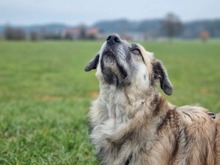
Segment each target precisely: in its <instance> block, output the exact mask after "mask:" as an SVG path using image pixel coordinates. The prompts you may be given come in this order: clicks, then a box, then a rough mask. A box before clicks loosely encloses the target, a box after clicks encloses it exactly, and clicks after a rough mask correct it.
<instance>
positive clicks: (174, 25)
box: [162, 13, 183, 39]
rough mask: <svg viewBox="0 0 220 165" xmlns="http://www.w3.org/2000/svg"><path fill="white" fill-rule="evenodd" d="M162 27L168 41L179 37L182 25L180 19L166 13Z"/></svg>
mask: <svg viewBox="0 0 220 165" xmlns="http://www.w3.org/2000/svg"><path fill="white" fill-rule="evenodd" d="M162 26H163V28H164V30H165V33H166V35H167V37H168V38H170V39H172V38H173V37H175V36H177V35H179V34H180V33H181V32H182V30H183V24H182V22H181V20H180V18H179V17H178V16H177V15H175V14H173V13H168V14H167V15H166V17H165V19H163V21H162Z"/></svg>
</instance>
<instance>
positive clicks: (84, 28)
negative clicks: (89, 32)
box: [79, 25, 87, 39]
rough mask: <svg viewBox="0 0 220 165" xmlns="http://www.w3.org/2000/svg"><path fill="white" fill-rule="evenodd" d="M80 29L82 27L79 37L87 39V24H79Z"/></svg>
mask: <svg viewBox="0 0 220 165" xmlns="http://www.w3.org/2000/svg"><path fill="white" fill-rule="evenodd" d="M79 29H80V35H79V38H80V39H86V38H87V36H86V29H87V28H86V26H85V25H80V26H79Z"/></svg>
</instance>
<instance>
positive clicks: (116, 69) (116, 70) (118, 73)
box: [101, 50, 128, 85]
mask: <svg viewBox="0 0 220 165" xmlns="http://www.w3.org/2000/svg"><path fill="white" fill-rule="evenodd" d="M101 70H102V74H103V77H104V79H105V81H106V82H107V83H108V84H115V85H121V84H123V83H125V82H126V79H127V77H128V72H127V71H126V69H125V66H123V64H122V63H121V62H120V60H119V58H118V57H117V56H116V54H115V53H113V51H111V50H106V51H104V52H103V54H102V59H101Z"/></svg>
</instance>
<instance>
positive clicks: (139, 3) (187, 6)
mask: <svg viewBox="0 0 220 165" xmlns="http://www.w3.org/2000/svg"><path fill="white" fill-rule="evenodd" d="M169 12H172V13H175V14H176V15H178V16H179V17H180V19H181V20H182V21H192V20H197V19H216V18H220V0H132V1H129V0H108V1H106V0H1V1H0V24H13V25H32V24H45V23H64V24H67V25H78V24H87V25H92V24H93V23H95V22H97V21H100V20H113V19H121V18H123V19H124V18H125V19H130V20H134V21H135V20H137V21H139V20H143V19H154V18H163V17H165V15H166V14H167V13H169Z"/></svg>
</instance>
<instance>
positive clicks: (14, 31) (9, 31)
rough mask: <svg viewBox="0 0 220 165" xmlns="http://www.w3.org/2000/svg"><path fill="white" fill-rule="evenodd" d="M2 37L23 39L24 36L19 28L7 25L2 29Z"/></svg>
mask: <svg viewBox="0 0 220 165" xmlns="http://www.w3.org/2000/svg"><path fill="white" fill-rule="evenodd" d="M4 37H5V39H6V40H24V39H25V37H26V36H25V33H24V32H23V31H22V30H21V29H19V28H12V27H9V26H8V27H6V29H5V31H4Z"/></svg>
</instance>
